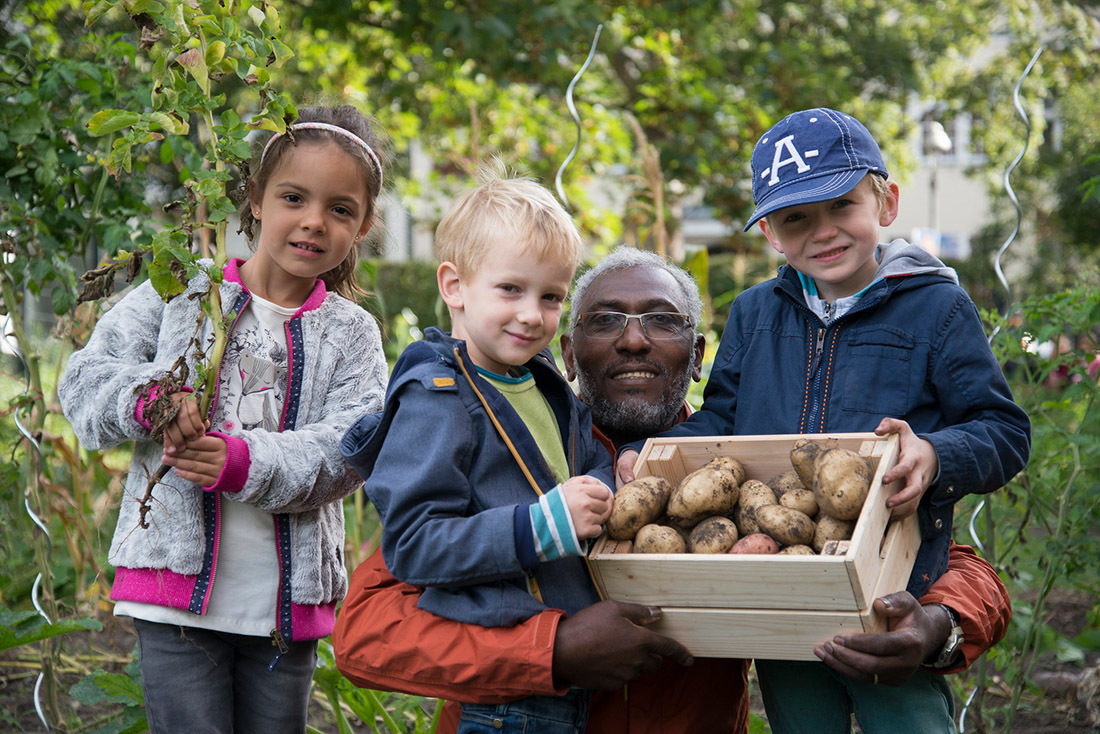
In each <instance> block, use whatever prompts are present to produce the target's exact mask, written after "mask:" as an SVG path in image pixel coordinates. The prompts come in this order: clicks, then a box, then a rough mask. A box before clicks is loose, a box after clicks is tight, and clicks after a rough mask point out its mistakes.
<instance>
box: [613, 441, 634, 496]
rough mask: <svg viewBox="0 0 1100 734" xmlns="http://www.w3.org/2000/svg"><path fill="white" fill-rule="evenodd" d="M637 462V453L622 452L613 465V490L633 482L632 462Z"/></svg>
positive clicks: (630, 450)
mask: <svg viewBox="0 0 1100 734" xmlns="http://www.w3.org/2000/svg"><path fill="white" fill-rule="evenodd" d="M637 460H638V452H637V451H634V450H633V449H629V450H627V451H624V452H623V453H622V455H621V456H619V461H618V462H617V463H616V464H615V489H620V488H622V486H623V485H624V484H626V483H627V482H633V481H634V462H636V461H637Z"/></svg>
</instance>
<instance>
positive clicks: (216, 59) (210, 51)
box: [206, 41, 225, 66]
mask: <svg viewBox="0 0 1100 734" xmlns="http://www.w3.org/2000/svg"><path fill="white" fill-rule="evenodd" d="M223 58H225V42H224V41H214V42H213V43H211V44H210V45H209V46H207V47H206V65H207V66H214V65H216V64H218V63H220V62H221V60H222V59H223Z"/></svg>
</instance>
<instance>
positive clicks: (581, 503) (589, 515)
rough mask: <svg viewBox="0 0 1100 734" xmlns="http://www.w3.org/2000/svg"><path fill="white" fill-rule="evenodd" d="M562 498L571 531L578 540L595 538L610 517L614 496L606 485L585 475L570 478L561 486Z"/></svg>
mask: <svg viewBox="0 0 1100 734" xmlns="http://www.w3.org/2000/svg"><path fill="white" fill-rule="evenodd" d="M561 492H562V496H563V497H565V504H566V505H568V506H569V516H570V517H571V518H572V519H573V529H574V530H576V531H577V537H578V538H595V537H596V536H597V535H599V534H600V532H601V531H602V530H603V524H604V523H605V522H607V518H609V517H611V503H612V501H613V500H614V496H613V495H612V494H611V490H610V489H608V488H607V485H606V484H604V483H603V482H601V481H600V480H599V479H596V478H595V477H590V476H588V475H586V474H582V475H580V476H576V477H571V478H569V479H567V480H565V481H564V482H562V484H561Z"/></svg>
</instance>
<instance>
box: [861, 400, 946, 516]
mask: <svg viewBox="0 0 1100 734" xmlns="http://www.w3.org/2000/svg"><path fill="white" fill-rule="evenodd" d="M891 433H896V434H898V439H899V443H898V446H899V454H898V463H897V464H896V465H895V466H894V468H893V469H891V470H890V471H888V472H886V474H884V475H883V477H882V481H883V483H884V484H889V483H890V482H893V481H896V480H898V479H902V478H904V479H905V486H904V487H902V488H901V491H899V492H898V493H897V494H895V495H893V496H892V497H889V498H888V499H887V500H886V506H887V507H889V508H891V509H892V510H893V512H892V513H891V514H892V515H893V516H894V517H898V518H901V517H908V516H909V515H912V514H913V513H914V512H916V511H917V505H918V504H920V500H921V497H923V496H924V493H925V492H926V491H927V490H928V485H930V484H931V483H932V480H933V479H935V478H936V474H938V473H939V468H940V461H939V457H938V456H936V449H935V447H934V446H932V444H931V443H930V442H929V441H926V440H925V439H923V438H918V437H917V434H915V433H913V429H912V428H910V427H909V424H908V423H906V422H905V421H903V420H898V419H896V418H883V419H882V422H881V423H879V424H878V427H877V428H875V434H876V435H879V436H885V435H888V434H891Z"/></svg>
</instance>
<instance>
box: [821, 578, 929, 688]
mask: <svg viewBox="0 0 1100 734" xmlns="http://www.w3.org/2000/svg"><path fill="white" fill-rule="evenodd" d="M874 606H875V609H876V610H877V611H878V612H879V613H881V614H882V615H884V616H885V617H886V628H887V631H886V632H881V633H858V634H852V635H840V636H837V637H834V638H833V639H832V640H831V641H830V642H825V643H822V644H820V645H817V646H816V647H814V655H817V657H818V658H820V659H821V660H822V661H823V662H824V663H825V664H826V665H828V666H829V667H830V668H832V669H833V670H836V671H838V672H840V673H843V674H844V675H846V676H848V677H849V678H854V679H856V680H861V681H866V682H869V683H870V682H877V683H884V684H886V685H889V686H900V685H901V684H903V683H904V682H905V681H907V680H909V677H910V676H911V675H913V673H914V672H915V671H916V670H917V668H919V667H920V666H921V663H922V662H924V661H925V660H926V659H928V658H929V657H930V656H931V655H932V653H933V652H935V651H936V650H939V649H940V648H942V647H943V644H944V642H946V641H947V635H948V634H949V633H950V631H951V630H950V620H948V619H947V615H946V613H944V612H943V611H942V610H940V609H939V607H922V606H921V605H920V603H919V602H918V601H917V600H916V599H914V598H913V595H912V594H910V593H909V592H907V591H899V592H897V593H895V594H890V595H888V596H884V597H881V598H879V599H875V602H874ZM933 609H935V610H939V611H936V612H932V611H931V610H933ZM933 614H935V615H936V616H935V617H933ZM876 676H877V677H876Z"/></svg>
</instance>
